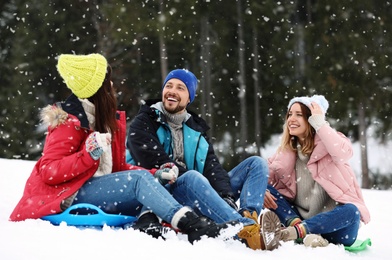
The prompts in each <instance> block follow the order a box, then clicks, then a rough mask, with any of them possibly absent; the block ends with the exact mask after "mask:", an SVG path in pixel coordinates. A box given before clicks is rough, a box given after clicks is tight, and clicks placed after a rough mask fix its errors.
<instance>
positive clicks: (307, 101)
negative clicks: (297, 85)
mask: <svg viewBox="0 0 392 260" xmlns="http://www.w3.org/2000/svg"><path fill="white" fill-rule="evenodd" d="M296 102H300V103H302V104H304V105H306V106H307V107H309V108H310V105H311V104H312V102H316V103H317V104H318V105H319V106H320V108H321V110H322V111H323V114H325V113H327V110H328V107H329V103H328V101H327V100H326V99H325V97H324V96H323V95H313V96H311V97H295V98H293V99H291V100H290V102H289V105H288V106H287V109H290V107H291V106H292V105H293V104H294V103H296Z"/></svg>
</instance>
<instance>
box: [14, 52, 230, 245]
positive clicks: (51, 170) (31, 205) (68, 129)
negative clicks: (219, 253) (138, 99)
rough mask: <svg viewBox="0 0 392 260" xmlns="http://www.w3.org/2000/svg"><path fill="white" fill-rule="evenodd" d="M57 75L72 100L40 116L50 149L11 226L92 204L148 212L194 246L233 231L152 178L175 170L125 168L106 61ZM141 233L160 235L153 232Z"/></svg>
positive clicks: (78, 60) (64, 68)
mask: <svg viewBox="0 0 392 260" xmlns="http://www.w3.org/2000/svg"><path fill="white" fill-rule="evenodd" d="M57 69H58V71H59V73H60V75H61V77H62V78H63V79H64V81H65V84H66V85H67V87H68V88H69V89H71V91H72V94H71V95H70V96H69V97H68V99H67V100H66V101H65V102H62V103H57V104H55V105H49V106H47V107H45V108H43V109H42V111H41V119H42V121H43V123H45V124H46V125H47V126H48V133H47V137H46V141H45V146H44V149H43V153H42V157H41V158H40V159H39V160H38V161H37V163H36V165H35V167H34V169H33V171H32V173H31V175H30V177H29V178H28V180H27V182H26V185H25V189H24V193H23V196H22V198H21V200H20V201H19V203H18V204H17V206H16V207H15V209H14V211H13V212H12V214H11V216H10V220H11V221H22V220H25V219H38V218H41V217H43V216H46V215H51V214H57V213H60V212H62V211H64V210H65V209H67V208H68V207H70V206H71V205H73V204H77V203H90V204H93V205H95V206H97V207H99V208H101V209H102V210H103V211H104V212H106V213H112V214H123V215H131V216H137V215H139V214H140V213H141V212H140V211H141V209H142V208H143V206H145V207H147V208H148V209H149V210H151V211H153V212H154V213H155V214H157V215H158V216H159V217H160V218H162V219H163V220H164V221H166V222H168V223H170V224H171V225H172V227H173V228H178V229H180V231H182V232H183V233H185V234H188V240H189V241H190V242H191V243H192V242H193V241H195V240H199V239H200V238H201V236H204V235H206V236H208V237H217V236H218V235H219V232H220V230H221V229H223V228H226V227H228V225H227V224H225V223H223V224H220V225H217V224H216V223H214V222H213V221H210V220H208V219H207V218H204V217H201V216H198V215H197V214H196V213H195V212H194V211H193V210H192V209H190V208H187V207H184V206H182V205H180V204H179V203H178V202H177V201H176V200H174V198H173V197H172V195H171V194H169V192H168V191H167V190H166V189H165V188H164V187H163V186H162V185H161V184H160V183H159V182H158V181H157V180H156V179H155V178H154V177H153V174H156V175H159V176H161V177H162V176H166V177H167V173H169V172H170V174H169V175H168V177H167V178H169V179H170V180H171V181H175V179H173V175H174V176H176V170H177V169H176V168H175V167H173V165H166V166H165V167H163V168H161V169H158V170H157V169H151V170H149V171H148V170H146V169H143V168H141V167H137V166H133V165H130V164H127V163H126V162H125V137H126V117H125V112H124V111H117V102H116V96H115V90H114V88H113V82H112V81H111V73H112V70H111V67H110V66H109V65H108V63H107V61H106V59H105V58H104V57H103V56H102V55H100V54H90V55H70V54H65V55H60V56H59V59H58V65H57ZM165 174H166V175H165ZM177 174H178V170H177ZM142 231H145V232H147V233H149V234H152V235H154V234H155V233H154V232H155V231H152V232H151V233H150V232H149V230H148V227H145V229H142ZM155 235H156V234H155Z"/></svg>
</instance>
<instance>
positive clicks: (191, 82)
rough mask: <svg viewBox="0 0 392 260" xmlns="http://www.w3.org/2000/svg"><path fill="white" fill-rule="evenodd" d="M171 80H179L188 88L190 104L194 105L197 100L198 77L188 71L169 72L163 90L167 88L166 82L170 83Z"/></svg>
mask: <svg viewBox="0 0 392 260" xmlns="http://www.w3.org/2000/svg"><path fill="white" fill-rule="evenodd" d="M171 79H179V80H181V81H182V82H184V84H185V86H186V87H187V88H188V92H189V99H190V103H192V102H193V100H194V99H195V95H196V90H197V78H196V76H195V75H194V74H193V73H192V72H190V71H189V70H187V69H176V70H172V71H170V72H169V74H167V76H166V78H165V81H164V82H163V86H162V89H163V88H164V87H165V85H166V82H168V81H169V80H171Z"/></svg>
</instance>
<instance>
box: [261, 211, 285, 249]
mask: <svg viewBox="0 0 392 260" xmlns="http://www.w3.org/2000/svg"><path fill="white" fill-rule="evenodd" d="M260 226H261V229H260V240H261V245H262V249H263V250H270V251H271V250H274V249H276V248H278V247H279V246H280V243H279V238H278V237H277V236H276V232H277V231H278V230H279V229H280V226H281V223H280V220H279V217H278V216H277V215H276V214H275V213H274V212H272V211H266V212H264V213H263V214H261V215H260Z"/></svg>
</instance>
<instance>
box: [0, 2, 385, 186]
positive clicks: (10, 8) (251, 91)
mask: <svg viewBox="0 0 392 260" xmlns="http://www.w3.org/2000/svg"><path fill="white" fill-rule="evenodd" d="M391 37H392V5H391V2H389V1H377V0H366V1H365V0H357V1H355V0H347V1H339V0H330V1H323V0H295V1H285V0H282V1H262V0H209V1H208V0H196V1H195V0H192V1H191V0H140V1H136V0H127V1H126V0H67V1H57V0H2V1H1V2H0V158H15V159H26V160H37V159H38V158H39V157H40V155H41V152H42V148H43V143H44V138H45V136H44V132H45V131H46V129H44V128H43V127H42V126H41V124H40V122H39V119H38V113H39V111H40V109H41V108H42V107H44V106H46V105H47V104H51V103H54V102H57V101H60V100H64V99H66V97H67V96H68V95H69V94H70V90H69V89H67V88H66V86H65V85H64V83H63V82H62V80H61V78H60V76H59V74H58V72H57V70H56V63H57V60H56V58H57V56H58V55H60V54H63V53H75V54H88V53H93V52H97V53H101V54H103V55H104V56H105V57H106V58H107V59H108V61H109V63H110V64H111V65H112V67H113V71H114V75H113V77H114V78H113V81H114V84H115V86H116V88H117V93H118V101H119V109H121V110H125V111H126V112H127V115H128V121H129V122H130V121H131V120H132V118H133V117H134V116H135V115H136V113H137V111H138V109H139V106H140V104H141V102H142V101H143V100H146V99H149V98H160V91H161V85H162V80H163V79H164V77H165V76H166V74H167V73H168V72H169V71H170V70H172V69H175V68H187V69H189V70H191V71H192V72H194V73H195V75H196V76H197V77H198V79H199V89H198V92H197V97H196V99H195V102H194V103H193V104H192V105H191V106H190V107H189V109H190V110H192V111H194V112H196V113H198V114H200V115H201V116H202V117H203V118H205V119H206V120H207V123H208V124H209V125H210V127H211V129H210V131H209V136H210V137H211V138H212V142H213V143H214V144H215V145H217V148H216V152H217V153H218V154H219V155H220V157H221V158H222V162H223V164H224V166H225V167H226V168H227V169H231V168H232V167H234V166H235V165H236V164H238V162H239V161H240V160H242V159H243V158H245V157H248V156H250V155H254V154H257V155H261V156H262V154H261V152H260V151H261V148H262V147H264V145H265V144H266V142H268V140H270V138H271V136H273V135H276V134H279V133H281V131H282V124H283V117H284V115H285V113H286V110H287V104H288V102H289V100H290V99H291V98H292V97H294V96H303V95H313V94H321V95H325V97H326V98H327V99H328V100H329V102H330V109H329V111H328V114H327V118H328V121H329V122H330V123H331V125H332V126H333V127H335V128H337V129H338V130H339V131H341V132H343V133H345V134H346V135H348V136H349V137H350V138H351V139H352V140H353V141H359V142H360V143H361V163H362V175H361V179H362V187H363V188H371V187H381V186H382V187H383V188H389V189H390V188H391V183H392V169H391V172H390V173H389V175H388V174H387V175H384V176H380V175H379V174H377V173H371V172H369V169H368V165H367V137H368V134H367V131H368V129H369V128H370V127H371V129H372V132H371V135H372V137H374V138H377V139H378V140H379V141H380V143H384V142H387V141H388V140H391V133H392V121H391V116H392V114H391V103H392V82H391V81H392V78H391V75H392V73H391V72H392V68H391V65H390V64H391V62H390V61H391V58H392V46H391V42H392V41H391ZM218 144H219V146H218ZM218 147H219V148H218Z"/></svg>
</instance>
